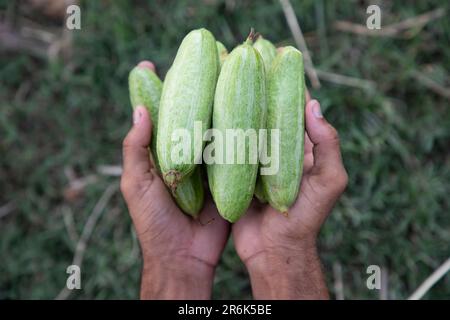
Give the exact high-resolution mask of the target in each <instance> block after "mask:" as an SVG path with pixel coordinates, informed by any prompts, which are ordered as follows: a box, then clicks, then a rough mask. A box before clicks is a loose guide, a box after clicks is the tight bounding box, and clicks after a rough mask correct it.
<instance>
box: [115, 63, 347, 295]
mask: <svg viewBox="0 0 450 320" xmlns="http://www.w3.org/2000/svg"><path fill="white" fill-rule="evenodd" d="M141 65H142V66H143V67H149V68H152V69H153V70H154V66H153V64H151V63H149V62H145V63H141ZM305 120H306V134H305V159H304V169H303V177H302V181H301V186H300V191H299V196H298V198H297V201H296V202H295V204H294V205H293V206H292V207H291V209H290V210H289V216H288V217H286V216H283V215H282V214H280V213H279V212H277V211H276V210H274V209H273V208H271V207H270V206H269V205H263V204H260V203H258V202H257V201H256V200H254V201H253V202H252V204H251V206H250V208H249V209H248V211H247V213H246V214H245V215H244V216H243V217H242V218H241V219H240V220H239V221H237V222H236V223H235V224H233V225H230V223H228V222H227V221H225V220H224V219H222V218H221V217H220V215H219V214H218V212H217V209H216V207H215V205H214V203H213V202H212V200H211V197H210V196H207V198H206V202H205V206H204V208H203V210H202V212H201V213H200V216H199V220H200V221H202V222H207V221H210V223H208V224H206V225H204V224H201V223H199V221H198V220H194V219H192V218H191V217H188V216H187V215H185V214H183V212H182V211H181V210H180V209H179V208H178V207H177V205H176V204H175V203H174V201H173V199H172V197H171V195H170V193H169V192H168V190H167V188H166V186H165V185H164V182H163V181H162V179H161V178H160V177H159V175H158V174H157V172H156V171H155V168H154V167H153V165H152V163H151V161H150V159H149V154H148V148H147V147H148V145H149V144H150V139H151V119H150V116H149V114H148V112H147V110H146V109H145V108H144V107H143V106H139V107H137V108H135V111H134V113H133V127H132V128H131V130H130V131H129V133H128V135H127V136H126V138H125V140H124V142H123V175H122V180H121V190H122V193H123V195H124V198H125V201H126V203H127V205H128V209H129V211H130V215H131V217H132V220H133V223H134V226H135V228H136V232H137V236H138V239H139V242H140V245H141V250H142V256H143V272H142V281H141V298H148V299H208V298H210V296H211V291H212V284H213V278H214V270H215V267H216V266H217V264H218V262H219V259H220V256H221V254H222V251H223V249H224V248H225V245H226V243H227V240H228V237H229V236H230V233H231V235H232V237H233V240H234V244H235V247H236V251H237V253H238V255H239V257H240V258H241V260H242V261H243V262H244V264H245V266H246V268H247V270H248V272H249V275H250V280H251V284H252V290H253V296H254V298H257V299H275V298H279V299H301V298H310V299H315V298H328V292H327V288H326V285H325V282H324V277H323V273H322V271H321V265H320V260H319V258H318V255H317V251H316V238H317V234H318V232H319V230H320V228H321V226H322V224H323V222H324V221H325V219H326V218H327V216H328V214H329V213H330V212H331V210H332V208H333V206H334V204H335V202H336V200H337V199H338V198H339V196H340V195H341V193H342V192H343V191H344V189H345V187H346V185H347V180H348V178H347V173H346V171H345V168H344V166H343V163H342V159H341V154H340V147H339V139H338V135H337V132H336V130H335V129H334V128H333V127H332V126H331V125H330V124H329V123H328V122H327V121H326V120H325V119H324V117H323V116H322V113H321V111H320V105H319V103H318V102H317V101H316V100H311V99H310V98H309V96H308V97H307V104H306V109H305Z"/></svg>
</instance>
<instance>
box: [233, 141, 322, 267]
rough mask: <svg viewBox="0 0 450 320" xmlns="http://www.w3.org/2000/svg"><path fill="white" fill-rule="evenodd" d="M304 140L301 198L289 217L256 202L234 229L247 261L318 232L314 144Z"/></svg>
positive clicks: (242, 253) (242, 255)
mask: <svg viewBox="0 0 450 320" xmlns="http://www.w3.org/2000/svg"><path fill="white" fill-rule="evenodd" d="M305 137H306V139H305V159H304V166H303V177H302V182H301V185H300V191H299V196H298V198H297V201H296V203H295V204H294V205H293V206H292V207H291V209H290V210H289V212H288V215H283V214H281V213H280V212H278V211H276V210H275V209H273V208H272V207H271V206H270V205H268V204H261V203H259V202H258V201H256V200H254V201H253V202H252V204H251V206H250V208H249V210H248V212H247V213H246V214H245V215H244V216H243V217H242V218H241V219H240V220H239V221H238V222H236V224H235V225H234V226H233V239H234V242H235V245H236V250H237V251H238V253H239V255H240V257H241V258H242V260H244V261H246V260H248V259H249V258H251V257H252V256H254V255H256V254H258V253H260V252H264V251H267V250H270V249H271V248H278V247H284V246H285V243H288V242H292V238H293V237H298V238H299V239H300V240H301V238H302V237H303V236H304V235H309V234H311V231H314V230H311V229H315V226H316V225H317V224H318V222H317V221H316V220H317V219H318V217H317V215H315V214H314V207H313V206H312V204H311V202H310V200H309V199H313V198H314V193H315V192H314V187H312V184H311V181H310V180H311V179H310V173H311V169H312V167H313V163H314V157H313V152H312V143H311V141H310V139H309V138H308V136H307V135H305ZM319 225H320V224H319Z"/></svg>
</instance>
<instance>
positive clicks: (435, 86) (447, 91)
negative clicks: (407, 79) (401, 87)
mask: <svg viewBox="0 0 450 320" xmlns="http://www.w3.org/2000/svg"><path fill="white" fill-rule="evenodd" d="M411 76H412V77H413V78H414V79H416V80H417V81H419V82H420V83H421V84H422V85H424V86H425V87H427V88H428V89H430V90H431V91H433V92H434V93H436V94H438V95H440V96H443V97H445V98H447V99H450V88H445V87H444V86H442V85H440V84H439V83H437V82H436V81H434V80H433V79H431V78H429V77H427V76H426V75H425V74H424V73H422V72H419V71H413V72H412V73H411Z"/></svg>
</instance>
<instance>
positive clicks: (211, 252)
mask: <svg viewBox="0 0 450 320" xmlns="http://www.w3.org/2000/svg"><path fill="white" fill-rule="evenodd" d="M141 66H144V67H150V68H153V65H152V64H150V63H148V62H145V63H141ZM150 139H151V121H150V116H149V114H148V112H147V110H146V109H145V108H144V107H143V106H139V107H137V108H136V109H135V111H134V113H133V127H132V128H131V130H130V131H129V133H128V135H127V136H126V138H125V140H124V141H123V175H122V180H121V190H122V193H123V196H124V198H125V201H126V203H127V205H128V209H129V212H130V215H131V218H132V220H133V224H134V226H135V228H136V233H137V236H138V239H139V242H140V245H141V250H142V256H143V273H142V284H141V298H151V299H207V298H209V297H210V295H211V289H212V282H213V277H214V269H215V267H216V265H217V263H218V261H219V258H220V255H221V253H222V251H223V249H224V247H225V244H226V241H227V239H228V236H229V224H228V223H227V222H226V221H225V220H223V219H222V218H221V217H220V216H219V214H218V213H217V209H216V207H215V206H214V205H213V204H212V202H211V198H210V197H207V199H206V203H205V206H204V208H203V210H202V212H201V213H200V216H199V218H198V220H194V219H192V218H191V217H188V216H186V215H185V214H184V213H183V212H181V210H180V209H179V208H178V207H177V205H176V204H175V203H174V201H173V200H172V197H171V195H170V194H169V192H168V190H167V188H166V186H165V185H164V183H163V181H162V180H161V178H160V177H159V175H158V174H157V172H156V171H155V169H154V167H153V165H152V163H151V161H150V159H149V153H148V145H149V144H150ZM200 221H203V222H209V223H208V224H206V225H202V224H201V223H200Z"/></svg>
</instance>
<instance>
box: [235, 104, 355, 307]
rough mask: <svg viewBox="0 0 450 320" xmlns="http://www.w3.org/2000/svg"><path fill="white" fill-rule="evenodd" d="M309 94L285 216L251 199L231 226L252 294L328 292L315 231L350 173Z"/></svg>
mask: <svg viewBox="0 0 450 320" xmlns="http://www.w3.org/2000/svg"><path fill="white" fill-rule="evenodd" d="M309 100H310V99H309V97H308V99H307V101H308V103H307V105H306V110H305V117H306V134H305V158H304V167H303V177H302V181H301V185H300V191H299V195H298V198H297V201H296V202H295V204H294V205H293V206H292V207H291V208H290V210H289V212H288V216H283V215H282V214H281V213H279V212H277V211H276V210H275V209H273V208H271V207H270V206H269V205H262V204H260V203H258V202H257V201H256V200H254V201H253V203H252V205H251V207H250V208H249V210H248V212H247V213H246V214H245V215H244V216H243V217H242V218H241V219H240V220H239V221H238V222H237V223H236V224H234V225H233V228H232V234H233V239H234V243H235V246H236V250H237V252H238V254H239V256H240V258H241V260H242V261H243V262H244V263H245V265H246V267H247V269H248V271H249V274H250V278H251V282H252V289H253V295H254V297H255V298H261V299H271V298H272V299H273V298H284V299H292V298H293V299H300V298H312V299H316V298H328V292H327V289H326V286H325V282H324V279H323V274H322V272H321V266H320V261H319V258H318V255H317V252H316V237H317V234H318V233H319V231H320V228H321V226H322V224H323V222H324V221H325V219H326V218H327V216H328V214H329V213H330V211H331V210H332V208H333V206H334V204H335V202H336V200H337V199H338V198H339V196H340V195H341V193H342V192H343V191H344V189H345V187H346V185H347V180H348V177H347V173H346V171H345V168H344V166H343V163H342V159H341V154H340V148H339V139H338V135H337V132H336V130H335V129H334V128H333V127H332V126H331V125H330V124H329V123H328V122H327V121H326V120H325V119H324V118H323V116H322V113H321V112H320V105H319V103H318V102H317V101H316V100H311V101H309Z"/></svg>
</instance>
